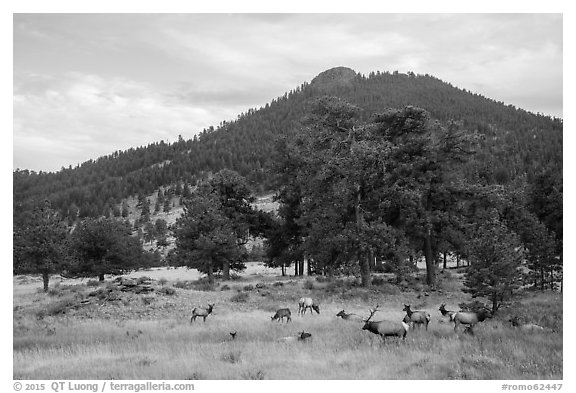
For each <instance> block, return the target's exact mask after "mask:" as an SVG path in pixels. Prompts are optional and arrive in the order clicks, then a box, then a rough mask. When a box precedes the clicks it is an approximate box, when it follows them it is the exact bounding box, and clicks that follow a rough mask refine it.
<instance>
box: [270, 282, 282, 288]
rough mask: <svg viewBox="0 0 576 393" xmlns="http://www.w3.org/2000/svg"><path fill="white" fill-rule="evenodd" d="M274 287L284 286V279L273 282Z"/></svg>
mask: <svg viewBox="0 0 576 393" xmlns="http://www.w3.org/2000/svg"><path fill="white" fill-rule="evenodd" d="M272 286H273V287H283V286H284V283H283V282H282V281H276V282H275V283H274V284H272Z"/></svg>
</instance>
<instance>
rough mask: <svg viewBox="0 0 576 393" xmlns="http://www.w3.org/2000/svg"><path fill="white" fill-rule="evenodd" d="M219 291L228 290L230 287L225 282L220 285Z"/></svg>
mask: <svg viewBox="0 0 576 393" xmlns="http://www.w3.org/2000/svg"><path fill="white" fill-rule="evenodd" d="M220 290H221V291H229V290H230V287H229V286H228V285H226V284H224V285H222V287H221V288H220Z"/></svg>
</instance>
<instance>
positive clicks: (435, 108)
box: [13, 67, 563, 218]
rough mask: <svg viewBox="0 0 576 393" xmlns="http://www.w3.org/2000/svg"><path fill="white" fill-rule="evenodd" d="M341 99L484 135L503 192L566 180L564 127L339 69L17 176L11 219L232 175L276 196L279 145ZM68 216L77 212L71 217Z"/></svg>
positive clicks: (106, 205) (487, 162)
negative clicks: (161, 133)
mask: <svg viewBox="0 0 576 393" xmlns="http://www.w3.org/2000/svg"><path fill="white" fill-rule="evenodd" d="M325 95H332V96H338V97H340V98H342V99H344V100H346V101H348V102H350V103H352V104H354V105H356V106H358V107H359V108H361V111H362V112H361V118H362V119H364V120H367V119H369V118H370V117H372V116H373V114H374V113H378V112H382V111H383V110H385V109H386V108H401V107H404V106H406V105H413V106H417V107H421V108H424V109H426V110H427V111H428V112H430V113H431V115H432V116H433V117H434V118H436V119H438V120H440V121H448V120H451V119H453V120H457V121H461V122H462V123H463V125H464V128H466V129H468V130H470V132H478V133H480V134H482V135H485V138H483V142H482V146H481V152H480V154H478V155H477V156H476V158H475V160H476V164H477V167H478V168H480V172H482V173H481V176H482V178H483V179H484V181H486V182H488V183H500V184H506V183H509V182H511V181H513V180H514V179H516V178H518V177H522V176H525V177H526V178H527V181H528V183H530V182H532V181H534V179H535V178H536V176H537V175H538V174H541V173H556V174H558V176H560V184H561V176H562V128H563V124H562V120H561V119H552V118H550V117H546V116H543V115H537V114H533V113H529V112H527V111H525V110H522V109H519V108H515V107H514V106H511V105H505V104H503V103H501V102H497V101H494V100H491V99H488V98H485V97H483V96H480V95H478V94H473V93H471V92H468V91H466V90H463V89H459V88H456V87H454V86H452V85H451V84H449V83H446V82H443V81H441V80H439V79H437V78H435V77H433V76H430V75H416V74H413V73H408V74H402V73H398V72H393V73H389V72H372V73H370V74H369V75H367V76H365V75H360V74H357V73H356V72H355V71H353V70H351V69H349V68H344V67H337V68H333V69H330V70H327V71H325V72H323V73H321V74H320V75H318V76H317V77H316V78H314V79H313V80H312V81H311V82H310V83H303V84H302V85H300V86H298V87H296V88H295V89H294V90H292V91H290V92H287V93H285V94H284V95H283V96H282V97H279V98H276V99H274V100H272V102H271V103H270V104H266V106H265V107H262V108H260V109H250V110H248V111H247V112H246V113H242V114H239V115H238V118H237V119H236V120H235V121H233V122H222V123H221V124H220V125H218V126H217V127H215V128H214V127H210V129H207V130H203V131H202V132H201V133H200V134H199V135H198V136H195V137H194V138H192V139H185V138H184V137H185V136H183V137H181V138H180V139H179V140H178V141H177V142H175V143H172V144H168V143H165V142H163V141H160V142H158V143H154V144H151V145H148V146H146V147H140V148H132V149H129V150H127V151H117V152H114V153H112V154H110V155H108V156H104V157H100V158H97V159H95V160H90V161H87V162H85V163H83V164H81V165H78V166H77V167H75V168H72V167H69V168H63V169H62V170H61V171H59V172H56V173H42V172H40V173H36V172H31V171H27V170H17V171H15V172H14V174H13V181H14V190H13V191H14V192H13V197H14V214H15V218H16V216H17V215H18V214H19V213H20V212H22V211H25V210H27V209H28V202H30V201H32V200H33V199H45V198H47V199H50V200H51V202H52V206H53V207H55V208H57V209H59V210H60V211H61V212H62V213H63V214H64V215H69V214H73V212H74V211H77V210H78V209H79V213H80V217H87V216H100V215H109V214H113V212H114V211H115V210H116V212H117V211H118V206H119V204H120V203H121V201H122V200H123V199H125V198H127V197H128V196H133V195H138V194H140V195H149V194H151V193H153V192H154V191H155V190H157V189H158V188H159V187H160V186H166V185H172V186H174V185H179V186H180V185H182V184H184V183H188V184H194V183H195V182H196V181H197V180H198V179H199V178H203V177H205V176H207V175H208V174H209V173H213V172H216V171H218V170H220V169H222V168H229V169H233V170H235V171H237V172H239V173H240V174H241V175H243V176H245V177H247V178H248V180H249V181H250V183H251V184H252V185H254V187H255V190H256V191H265V190H267V189H269V188H270V183H269V179H268V178H267V175H266V173H267V172H266V170H265V168H266V165H267V164H268V162H269V160H270V159H271V158H272V157H273V155H274V154H273V153H274V142H275V140H276V139H277V138H278V137H279V136H282V135H288V134H290V132H291V130H294V129H296V128H297V127H298V126H299V122H300V121H301V120H302V119H303V118H304V117H305V115H306V114H307V112H308V110H309V108H310V105H311V104H312V102H314V100H315V99H316V98H319V97H322V96H325ZM71 212H72V213H71Z"/></svg>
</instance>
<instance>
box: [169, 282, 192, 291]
mask: <svg viewBox="0 0 576 393" xmlns="http://www.w3.org/2000/svg"><path fill="white" fill-rule="evenodd" d="M172 285H173V286H174V288H180V289H192V281H187V280H184V281H181V280H178V281H176V282H175V283H174V284H172Z"/></svg>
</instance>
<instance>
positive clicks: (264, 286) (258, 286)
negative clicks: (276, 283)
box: [256, 282, 266, 289]
mask: <svg viewBox="0 0 576 393" xmlns="http://www.w3.org/2000/svg"><path fill="white" fill-rule="evenodd" d="M256 288H258V289H264V288H266V284H264V283H262V282H259V283H258V284H256Z"/></svg>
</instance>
